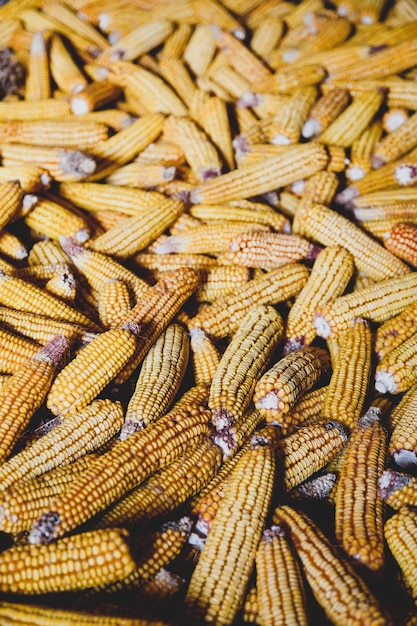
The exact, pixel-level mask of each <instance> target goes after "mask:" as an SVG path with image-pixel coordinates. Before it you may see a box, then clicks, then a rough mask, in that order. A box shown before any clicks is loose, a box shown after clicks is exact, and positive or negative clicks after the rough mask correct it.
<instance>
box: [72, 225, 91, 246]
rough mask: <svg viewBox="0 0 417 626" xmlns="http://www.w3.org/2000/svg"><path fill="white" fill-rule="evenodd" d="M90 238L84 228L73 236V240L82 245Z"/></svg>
mask: <svg viewBox="0 0 417 626" xmlns="http://www.w3.org/2000/svg"><path fill="white" fill-rule="evenodd" d="M89 238H90V233H89V232H88V230H86V229H85V228H80V229H79V230H77V232H76V233H75V235H74V239H75V240H76V241H77V242H78V243H84V242H85V241H87V239H89Z"/></svg>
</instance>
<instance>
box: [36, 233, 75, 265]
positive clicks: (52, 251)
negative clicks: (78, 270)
mask: <svg viewBox="0 0 417 626" xmlns="http://www.w3.org/2000/svg"><path fill="white" fill-rule="evenodd" d="M70 261H71V259H70V258H69V256H68V254H66V253H65V252H64V251H63V250H62V248H61V246H60V245H59V243H58V242H57V241H52V239H43V240H41V241H37V242H36V243H34V244H33V246H32V247H31V249H30V251H29V255H28V265H29V266H31V265H53V264H55V263H67V264H69V263H70Z"/></svg>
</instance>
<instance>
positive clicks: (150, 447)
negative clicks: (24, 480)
mask: <svg viewBox="0 0 417 626" xmlns="http://www.w3.org/2000/svg"><path fill="white" fill-rule="evenodd" d="M206 398H207V393H206V390H205V389H200V406H199V408H197V407H196V404H195V403H194V405H192V407H191V410H190V409H187V407H184V406H183V405H182V406H181V407H180V408H178V409H177V410H176V411H172V412H170V413H168V414H167V415H166V416H164V417H161V418H160V419H159V420H158V421H156V422H155V423H154V424H150V425H149V426H148V428H146V429H144V430H143V431H140V432H138V433H133V434H132V435H130V437H128V438H127V439H126V440H125V441H121V442H119V443H118V444H117V445H116V446H114V447H113V448H111V449H110V450H109V451H107V452H105V453H104V454H102V455H101V456H100V457H98V459H96V460H95V461H94V462H93V463H92V464H91V467H90V468H88V469H87V470H86V471H85V472H84V474H83V476H82V477H80V478H77V479H75V480H74V481H73V483H71V485H70V486H69V487H68V489H66V490H65V491H64V492H63V493H62V494H61V495H60V496H57V497H56V498H55V500H54V502H53V503H52V504H51V505H50V507H48V510H47V511H45V512H44V513H43V514H42V515H41V517H39V519H38V520H37V521H36V522H35V523H34V525H33V526H32V528H31V531H30V534H29V541H30V542H31V543H35V544H37V543H44V542H49V541H51V540H52V539H54V538H56V537H59V536H61V535H63V534H65V533H67V532H68V531H69V530H71V529H73V528H76V527H77V526H78V525H79V524H81V523H83V522H84V521H87V520H88V519H89V518H90V517H92V516H93V515H94V514H96V513H98V512H99V511H102V510H103V509H105V508H106V507H108V506H109V505H110V504H112V503H113V502H115V501H116V500H117V499H119V498H121V497H122V496H124V495H125V494H126V493H127V492H128V491H130V490H131V489H133V488H134V487H136V486H138V485H139V484H140V483H141V482H143V481H144V480H145V479H146V478H148V477H149V476H150V475H151V474H152V473H153V472H155V471H156V470H157V469H163V468H164V467H166V466H167V465H169V464H170V463H172V462H173V461H175V460H176V459H177V458H178V457H180V456H181V455H183V454H184V452H185V451H186V450H187V448H189V449H191V447H192V446H194V445H196V444H197V443H198V442H199V441H201V439H202V438H203V437H204V435H206V434H207V433H208V430H209V420H210V417H211V412H210V411H208V410H207V409H205V407H204V404H205V400H206Z"/></svg>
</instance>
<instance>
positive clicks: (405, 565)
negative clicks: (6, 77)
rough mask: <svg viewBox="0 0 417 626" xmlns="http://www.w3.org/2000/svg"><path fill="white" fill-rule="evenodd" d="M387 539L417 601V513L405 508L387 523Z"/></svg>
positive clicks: (385, 530) (407, 584) (405, 580)
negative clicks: (416, 556) (416, 558)
mask: <svg viewBox="0 0 417 626" xmlns="http://www.w3.org/2000/svg"><path fill="white" fill-rule="evenodd" d="M384 534H385V539H386V541H387V544H388V547H389V549H390V550H391V552H392V554H393V556H394V558H395V560H396V561H397V563H398V565H399V566H400V568H401V573H402V576H403V578H404V582H405V583H406V586H407V588H408V589H409V590H410V591H411V595H412V597H413V599H414V601H415V599H416V597H417V578H416V569H415V564H414V558H415V551H416V548H417V513H416V512H415V511H414V510H413V509H409V508H408V507H403V508H402V509H401V510H400V511H399V512H398V513H396V514H395V515H393V516H392V517H391V518H390V519H389V520H388V521H387V522H386V523H385V529H384Z"/></svg>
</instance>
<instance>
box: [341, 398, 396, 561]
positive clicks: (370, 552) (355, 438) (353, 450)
mask: <svg viewBox="0 0 417 626" xmlns="http://www.w3.org/2000/svg"><path fill="white" fill-rule="evenodd" d="M379 413H380V411H379V410H378V409H376V408H374V407H370V408H369V409H368V411H367V412H366V413H365V415H363V416H362V417H361V418H359V420H358V422H357V424H356V425H355V427H354V428H353V430H352V434H351V436H350V438H349V441H348V444H347V447H346V454H345V457H344V461H343V465H342V469H341V471H340V476H339V481H338V485H337V494H336V507H335V533H336V539H337V541H338V543H340V545H341V546H342V547H343V549H344V551H345V552H346V554H347V555H349V556H350V557H351V558H353V559H355V560H356V561H358V562H359V563H361V564H363V565H365V566H366V567H368V568H369V569H370V570H372V571H375V572H381V571H382V568H383V566H384V562H385V556H384V515H383V502H382V498H381V496H380V494H379V493H378V478H379V477H380V475H381V474H382V472H383V470H384V469H385V460H386V443H387V441H386V433H385V431H384V429H383V427H382V426H381V424H380V420H379Z"/></svg>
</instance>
